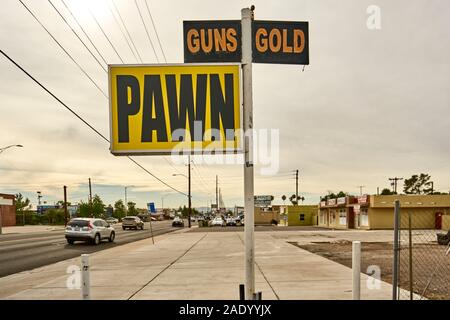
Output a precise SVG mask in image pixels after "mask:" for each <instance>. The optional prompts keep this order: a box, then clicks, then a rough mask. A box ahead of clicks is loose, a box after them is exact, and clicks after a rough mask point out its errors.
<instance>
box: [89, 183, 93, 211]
mask: <svg viewBox="0 0 450 320" xmlns="http://www.w3.org/2000/svg"><path fill="white" fill-rule="evenodd" d="M89 211H91V218H92V217H93V214H92V186H91V178H89Z"/></svg>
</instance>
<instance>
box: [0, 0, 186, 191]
mask: <svg viewBox="0 0 450 320" xmlns="http://www.w3.org/2000/svg"><path fill="white" fill-rule="evenodd" d="M19 1H20V0H19ZM0 53H1V54H2V55H3V56H5V58H7V59H8V60H9V61H10V62H11V63H13V64H14V65H15V66H16V67H17V68H18V69H20V70H21V71H22V72H23V73H25V74H26V75H27V76H28V77H29V78H30V79H31V80H33V81H34V82H35V83H36V84H37V85H38V86H40V87H41V88H42V89H43V90H44V91H45V92H47V93H48V94H49V95H50V96H52V97H53V98H54V99H55V100H56V101H58V102H59V103H60V104H61V105H62V106H63V107H64V108H66V109H67V110H68V111H69V112H70V113H72V114H73V115H74V116H75V117H77V118H78V119H79V120H80V121H82V122H83V123H84V124H85V125H86V126H88V127H89V128H90V129H91V130H92V131H94V132H95V133H96V134H97V135H99V136H100V137H101V138H102V139H103V140H105V141H106V142H108V143H109V139H108V138H106V137H105V136H104V135H103V134H102V133H101V132H99V131H98V130H97V129H95V128H94V127H93V126H92V125H91V124H90V123H89V122H87V121H86V120H84V119H83V118H82V117H81V116H80V115H79V114H78V113H76V112H75V111H74V110H73V109H72V108H70V107H69V106H68V105H67V104H65V103H64V102H63V101H62V100H61V99H60V98H58V97H57V96H56V95H55V94H54V93H53V92H51V91H50V90H49V89H48V88H47V87H46V86H45V85H43V84H42V83H41V82H39V80H37V79H36V78H34V77H33V76H32V75H31V74H30V73H29V72H28V71H26V70H25V69H24V68H22V66H20V65H19V64H18V63H17V62H16V61H15V60H14V59H12V58H11V57H10V56H9V55H7V54H6V53H5V52H4V51H3V50H0ZM127 158H128V159H129V160H130V161H132V162H133V163H134V164H135V165H137V166H138V167H139V168H141V169H142V170H144V171H145V172H147V173H148V174H149V175H151V176H152V177H153V178H155V179H156V180H158V181H159V182H161V183H162V184H164V185H165V186H166V187H168V188H170V189H172V190H174V191H176V192H178V193H180V194H183V195H185V196H187V194H186V193H184V192H182V191H180V190H178V189H176V188H174V187H172V186H171V185H169V184H168V183H166V182H165V181H163V180H162V179H160V178H159V177H157V176H156V175H154V174H153V173H152V172H150V171H149V170H147V169H146V168H145V167H143V166H142V165H141V164H140V163H138V162H137V161H136V160H134V159H133V158H132V157H130V156H127Z"/></svg>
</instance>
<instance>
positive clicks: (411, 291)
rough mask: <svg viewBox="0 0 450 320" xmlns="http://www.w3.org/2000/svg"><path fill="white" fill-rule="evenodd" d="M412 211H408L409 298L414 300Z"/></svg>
mask: <svg viewBox="0 0 450 320" xmlns="http://www.w3.org/2000/svg"><path fill="white" fill-rule="evenodd" d="M411 220H412V219H411V212H408V238H409V300H413V290H414V287H413V286H414V283H413V250H412V246H413V243H412V223H411Z"/></svg>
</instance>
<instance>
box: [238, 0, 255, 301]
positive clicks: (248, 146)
mask: <svg viewBox="0 0 450 320" xmlns="http://www.w3.org/2000/svg"><path fill="white" fill-rule="evenodd" d="M254 8H255V7H254V6H252V7H251V8H243V9H242V10H241V26H242V27H241V29H242V76H243V119H244V123H243V128H244V160H245V161H244V205H245V224H244V239H245V242H244V243H245V298H246V299H247V300H253V298H254V297H253V296H254V293H255V238H254V237H255V234H254V233H255V225H254V221H255V217H254V211H255V198H254V194H255V192H254V191H255V190H254V187H255V186H254V183H255V181H254V178H255V176H254V167H253V96H252V94H253V93H252V62H253V53H252V50H253V49H252V47H253V41H252V24H253V18H254V12H253V10H254Z"/></svg>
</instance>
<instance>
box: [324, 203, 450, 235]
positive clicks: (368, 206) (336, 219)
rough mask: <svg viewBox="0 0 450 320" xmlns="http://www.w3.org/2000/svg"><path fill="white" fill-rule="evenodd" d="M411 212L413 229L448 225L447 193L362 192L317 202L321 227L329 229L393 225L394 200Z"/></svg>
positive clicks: (387, 227) (402, 208)
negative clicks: (400, 193)
mask: <svg viewBox="0 0 450 320" xmlns="http://www.w3.org/2000/svg"><path fill="white" fill-rule="evenodd" d="M395 200H399V201H400V212H401V213H402V214H404V213H408V214H411V215H412V216H413V217H415V218H416V219H413V221H414V225H413V226H412V228H414V229H442V230H449V229H450V195H362V196H346V197H342V198H337V199H328V200H327V201H321V202H320V203H319V221H318V225H319V226H320V227H326V228H332V229H392V228H393V227H394V201H395Z"/></svg>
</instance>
